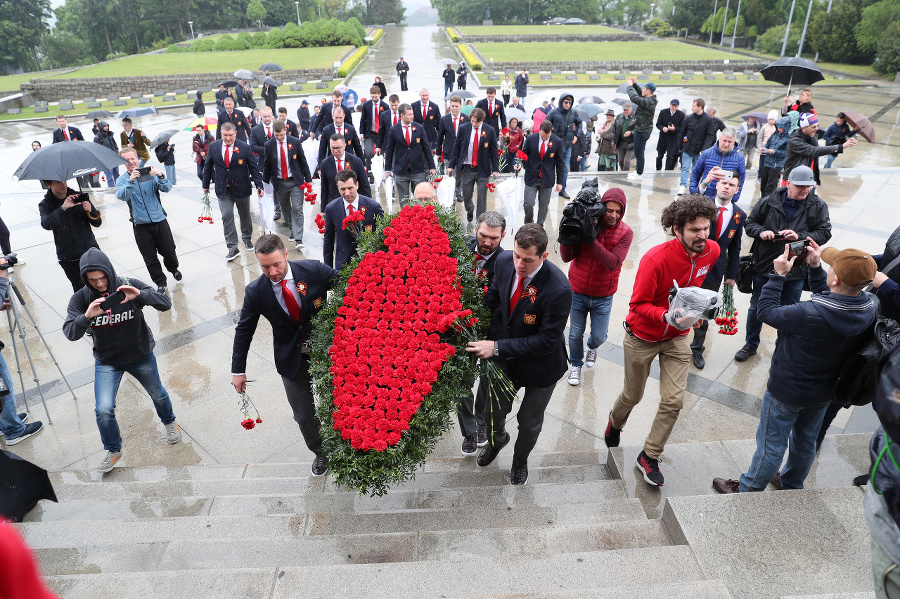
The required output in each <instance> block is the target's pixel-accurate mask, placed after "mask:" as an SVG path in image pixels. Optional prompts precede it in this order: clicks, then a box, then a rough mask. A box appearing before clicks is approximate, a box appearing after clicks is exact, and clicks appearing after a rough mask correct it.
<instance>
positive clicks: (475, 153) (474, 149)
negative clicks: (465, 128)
mask: <svg viewBox="0 0 900 599" xmlns="http://www.w3.org/2000/svg"><path fill="white" fill-rule="evenodd" d="M476 166H478V127H475V139H473V140H472V168H474V167H476Z"/></svg>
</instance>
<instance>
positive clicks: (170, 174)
mask: <svg viewBox="0 0 900 599" xmlns="http://www.w3.org/2000/svg"><path fill="white" fill-rule="evenodd" d="M165 166H166V179H168V180H169V183H171V184H172V185H175V165H174V164H167V165H165Z"/></svg>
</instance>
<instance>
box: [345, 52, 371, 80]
mask: <svg viewBox="0 0 900 599" xmlns="http://www.w3.org/2000/svg"><path fill="white" fill-rule="evenodd" d="M368 51H369V47H368V46H362V47H360V48H358V49H357V50H356V52H354V53H353V54H351V55H350V58H348V59H347V60H345V61H344V64H342V65H341V68H339V69H338V77H346V76H347V75H349V74H350V71H352V70H353V69H354V68H356V65H358V64H359V63H360V61H361V60H362V59H363V57H365V55H366V52H368Z"/></svg>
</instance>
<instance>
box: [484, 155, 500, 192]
mask: <svg viewBox="0 0 900 599" xmlns="http://www.w3.org/2000/svg"><path fill="white" fill-rule="evenodd" d="M500 164H501V166H500V168H501V169H502V168H503V161H501V162H500ZM485 187H487V190H488V191H489V192H491V193H494V192H495V191H497V178H496V177H494V176H493V175H491V178H490V180H489V181H488V182H487V185H485Z"/></svg>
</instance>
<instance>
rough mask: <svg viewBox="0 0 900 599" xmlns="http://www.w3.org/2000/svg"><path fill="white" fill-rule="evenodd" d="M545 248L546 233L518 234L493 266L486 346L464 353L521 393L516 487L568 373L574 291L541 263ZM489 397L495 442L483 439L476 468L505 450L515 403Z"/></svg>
mask: <svg viewBox="0 0 900 599" xmlns="http://www.w3.org/2000/svg"><path fill="white" fill-rule="evenodd" d="M547 243H548V239H547V233H546V231H544V228H543V227H542V226H540V225H538V224H536V223H529V224H526V225H522V227H521V228H519V230H518V231H516V238H515V243H514V244H513V251H512V252H505V253H504V254H503V255H501V256H500V257H499V258H498V259H497V265H496V266H495V267H494V280H493V281H492V282H491V286H490V288H489V289H488V292H487V295H486V296H485V298H484V299H485V302H486V303H487V306H488V309H489V310H490V311H491V329H490V333H489V334H488V340H486V341H470V342H469V343H468V347H467V348H466V350H467V351H469V352H471V353H473V354H474V355H475V357H476V358H479V359H482V360H489V359H493V360H494V362H495V363H496V364H497V366H499V367H500V368H501V369H502V370H503V372H505V373H506V375H507V376H508V377H509V380H510V382H512V385H513V387H515V389H516V390H518V389H519V388H520V387H524V388H525V395H524V397H523V398H522V402H521V405H520V407H519V412H518V414H517V416H516V418H517V419H518V421H519V436H518V438H517V439H516V445H515V449H514V451H513V462H512V470H511V472H510V482H511V483H512V484H514V485H524V484H525V482H526V481H527V480H528V455H529V454H530V453H531V450H532V449H534V445H535V443H537V439H538V435H540V433H541V427H542V425H543V423H544V411H545V410H546V409H547V404H549V403H550V396H551V395H552V394H553V388H554V387H556V383H557V381H559V379H560V377H562V376H563V374H565V372H566V371H567V370H568V359H567V356H566V341H565V337H564V336H563V335H564V331H565V328H566V322H567V321H568V319H569V310H570V309H571V307H572V287H571V286H570V285H569V281H568V279H567V278H566V275H565V274H563V272H562V271H561V270H560V269H559V268H558V267H557V266H555V265H554V264H552V263H551V262H549V261H548V260H547V257H548V256H549V252H547ZM494 384H497V383H496V382H494ZM494 391H495V395H494V396H495V397H498V398H499V400H498V402H496V403H495V405H493V406H492V407H491V408H485V419H486V420H487V419H490V421H491V429H490V430H491V431H492V433H493V434H492V435H488V437H489V442H490V443H489V445H488V446H487V447H485V448H484V449H482V450H481V454H479V456H478V465H479V466H481V467H485V466H487V465H488V464H490V463H491V462H493V461H494V459H495V458H496V457H497V454H499V453H500V450H501V449H503V447H505V446H506V444H507V443H509V434H508V433H507V432H506V416H507V415H508V414H509V412H510V410H512V404H513V400H514V399H515V397H509V395H508V394H507V393H505V392H504V391H502V390H500V389H499V388H498V389H495V390H494ZM497 403H499V406H498V405H496V404H497Z"/></svg>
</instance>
